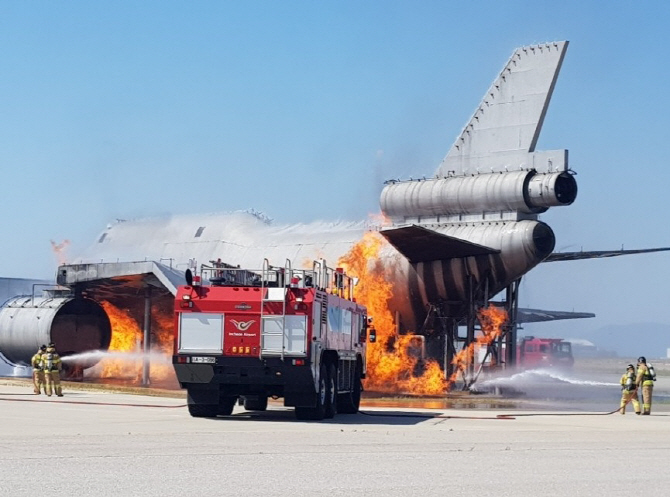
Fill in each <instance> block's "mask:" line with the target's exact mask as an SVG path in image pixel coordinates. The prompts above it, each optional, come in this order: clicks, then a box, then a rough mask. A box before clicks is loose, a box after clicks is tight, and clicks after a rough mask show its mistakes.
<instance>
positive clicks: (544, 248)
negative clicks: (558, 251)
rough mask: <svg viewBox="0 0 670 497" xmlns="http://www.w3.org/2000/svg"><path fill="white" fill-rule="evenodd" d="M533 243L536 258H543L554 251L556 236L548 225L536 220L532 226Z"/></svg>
mask: <svg viewBox="0 0 670 497" xmlns="http://www.w3.org/2000/svg"><path fill="white" fill-rule="evenodd" d="M533 244H534V245H535V250H536V251H537V256H538V258H539V259H540V260H543V259H544V258H545V257H547V256H548V255H549V254H551V253H552V252H553V251H554V247H555V246H556V236H554V232H553V231H552V229H551V228H550V227H549V226H547V225H546V224H544V223H539V222H538V223H537V224H536V225H535V227H534V228H533Z"/></svg>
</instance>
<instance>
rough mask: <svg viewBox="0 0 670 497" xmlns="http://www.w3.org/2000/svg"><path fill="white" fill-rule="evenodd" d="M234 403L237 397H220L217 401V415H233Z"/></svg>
mask: <svg viewBox="0 0 670 497" xmlns="http://www.w3.org/2000/svg"><path fill="white" fill-rule="evenodd" d="M236 403H237V397H221V398H220V399H219V405H218V409H217V413H218V414H220V415H221V416H230V415H231V414H232V413H233V409H234V408H235V404H236Z"/></svg>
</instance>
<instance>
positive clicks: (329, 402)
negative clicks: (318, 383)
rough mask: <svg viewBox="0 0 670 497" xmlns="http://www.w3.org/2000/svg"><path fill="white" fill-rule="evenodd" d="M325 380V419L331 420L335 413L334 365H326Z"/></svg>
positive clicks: (335, 370)
mask: <svg viewBox="0 0 670 497" xmlns="http://www.w3.org/2000/svg"><path fill="white" fill-rule="evenodd" d="M327 371H328V377H327V378H326V382H327V383H326V409H325V416H324V417H325V418H328V419H330V418H332V417H334V416H335V414H336V413H337V369H335V364H332V363H331V364H328V367H327Z"/></svg>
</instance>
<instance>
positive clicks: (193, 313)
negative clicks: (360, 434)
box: [173, 259, 375, 420]
mask: <svg viewBox="0 0 670 497" xmlns="http://www.w3.org/2000/svg"><path fill="white" fill-rule="evenodd" d="M186 283H187V284H186V285H184V286H180V287H179V288H178V289H177V296H176V299H175V330H176V333H175V343H174V356H173V365H174V368H175V372H176V374H177V379H178V380H179V383H180V385H181V387H182V388H185V389H186V390H187V392H188V409H189V412H190V414H191V416H194V417H214V416H217V415H230V414H231V413H232V411H233V408H234V406H235V404H236V403H237V402H238V401H239V402H240V403H241V404H243V405H244V408H245V409H247V410H260V411H263V410H265V409H266V408H267V403H268V397H272V398H279V397H283V399H284V405H286V406H293V407H295V413H296V417H297V418H298V419H316V420H320V419H323V418H331V417H333V416H334V415H335V413H336V412H340V413H356V412H358V407H359V403H360V398H361V379H362V378H365V373H366V364H365V346H366V339H367V333H368V318H367V311H366V309H365V307H363V306H362V305H359V304H357V303H356V300H355V299H354V295H353V290H354V284H353V283H354V282H353V280H352V279H351V278H349V277H348V276H347V275H346V274H344V272H343V271H342V270H341V269H339V268H338V269H332V268H329V267H327V266H326V263H325V261H323V260H320V261H315V262H314V264H313V267H312V269H311V270H297V269H292V268H291V264H290V261H286V265H285V266H284V267H275V266H271V265H270V264H269V262H268V260H267V259H266V260H265V261H264V263H263V268H262V269H260V270H249V269H240V268H239V267H233V266H230V265H227V264H224V263H221V262H220V261H212V265H202V266H201V269H200V274H197V275H194V274H193V273H191V272H190V271H189V270H187V273H186ZM374 339H375V337H374V332H373V331H372V330H371V331H370V341H374Z"/></svg>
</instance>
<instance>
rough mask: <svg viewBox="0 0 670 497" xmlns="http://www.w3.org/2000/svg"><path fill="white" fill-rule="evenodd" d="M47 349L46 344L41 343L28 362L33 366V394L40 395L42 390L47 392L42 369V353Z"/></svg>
mask: <svg viewBox="0 0 670 497" xmlns="http://www.w3.org/2000/svg"><path fill="white" fill-rule="evenodd" d="M46 350H47V346H46V345H42V346H41V347H40V348H39V349H37V352H35V355H34V356H33V357H32V359H30V364H31V366H32V367H33V391H34V392H35V395H40V394H41V393H42V390H44V393H47V389H46V387H45V385H44V371H43V370H42V354H44V353H45V352H46Z"/></svg>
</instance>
